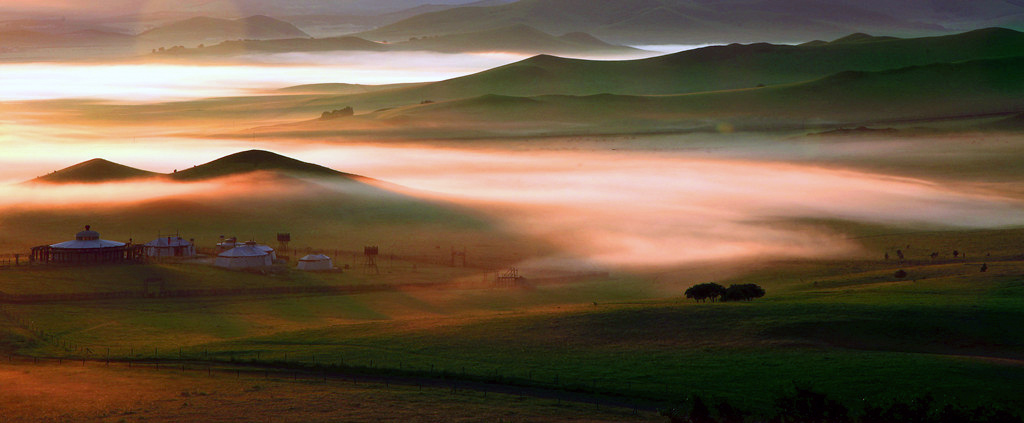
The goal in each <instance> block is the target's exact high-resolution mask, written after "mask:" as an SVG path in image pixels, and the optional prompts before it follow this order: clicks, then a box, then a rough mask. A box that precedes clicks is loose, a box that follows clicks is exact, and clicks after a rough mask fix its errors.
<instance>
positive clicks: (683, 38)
mask: <svg viewBox="0 0 1024 423" xmlns="http://www.w3.org/2000/svg"><path fill="white" fill-rule="evenodd" d="M892 3H898V4H899V5H896V6H894V5H892ZM951 3H954V2H948V1H946V2H942V1H940V0H920V1H913V2H911V1H907V2H883V1H881V0H867V1H852V0H715V1H710V0H607V1H602V2H600V6H599V7H595V4H594V3H593V2H591V1H589V0H519V1H517V2H514V3H511V4H506V5H499V6H492V7H459V8H452V9H447V10H442V11H438V12H432V13H426V14H421V15H417V16H413V17H410V18H408V19H405V20H402V21H399V22H396V23H393V24H390V25H387V26H384V27H381V28H378V29H375V30H372V31H368V32H366V33H363V34H359V36H361V37H363V38H368V39H371V40H379V39H406V38H409V37H422V36H437V35H444V34H453V33H459V32H474V31H480V30H484V29H487V28H496V27H502V26H508V25H512V24H518V23H521V24H526V25H530V26H532V27H535V28H537V29H540V30H542V31H546V32H555V33H564V32H572V31H584V32H588V33H591V34H594V35H596V36H598V37H601V38H602V39H607V40H610V41H612V42H615V43H627V44H629V43H637V44H650V43H668V44H680V43H707V42H753V41H765V40H771V41H773V42H804V41H807V40H812V39H820V38H832V37H837V36H840V35H843V34H849V33H853V32H885V33H895V34H909V35H926V34H939V33H943V32H949V31H950V30H949V29H948V27H947V26H948V25H962V26H968V27H973V28H977V27H979V26H993V25H1002V26H1014V27H1024V5H1020V4H1015V3H1009V2H1005V1H1002V0H977V1H971V2H969V3H970V5H961V6H960V7H956V6H954V5H952V4H951ZM964 3H967V2H964Z"/></svg>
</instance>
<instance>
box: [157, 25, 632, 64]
mask: <svg viewBox="0 0 1024 423" xmlns="http://www.w3.org/2000/svg"><path fill="white" fill-rule="evenodd" d="M318 51H376V52H385V51H435V52H441V53H466V52H509V53H524V54H563V55H573V54H590V55H601V54H632V53H637V52H640V51H641V50H637V49H634V48H631V47H625V46H618V45H613V44H609V43H606V42H604V41H601V40H599V39H597V38H596V37H594V36H592V35H590V34H586V33H581V32H575V33H570V34H566V35H562V36H555V35H551V34H548V33H546V32H543V31H540V30H537V29H536V28H533V27H530V26H526V25H512V26H508V27H502V28H495V29H490V30H485V31H480V32H473V33H461V34H451V35H445V36H439V37H424V38H411V39H409V40H406V41H400V42H391V43H377V42H373V41H368V40H365V39H362V38H359V37H352V36H345V37H331V38H290V39H279V40H241V41H225V42H222V43H219V44H216V45H208V46H204V47H202V48H185V49H181V48H176V49H173V50H165V51H162V52H159V54H161V55H163V56H182V57H193V56H204V57H214V56H231V55H242V54H254V53H295V52H318Z"/></svg>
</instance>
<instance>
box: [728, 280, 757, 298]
mask: <svg viewBox="0 0 1024 423" xmlns="http://www.w3.org/2000/svg"><path fill="white" fill-rule="evenodd" d="M764 294H765V292H764V288H761V287H760V286H758V285H756V284H752V283H744V284H739V285H729V288H726V290H725V295H723V296H722V301H750V300H753V299H754V298H761V297H763V296H764Z"/></svg>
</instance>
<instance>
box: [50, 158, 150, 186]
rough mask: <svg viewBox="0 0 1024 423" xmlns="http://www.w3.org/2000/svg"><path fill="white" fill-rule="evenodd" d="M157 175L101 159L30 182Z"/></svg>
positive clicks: (88, 180)
mask: <svg viewBox="0 0 1024 423" xmlns="http://www.w3.org/2000/svg"><path fill="white" fill-rule="evenodd" d="M157 175H159V174H157V173H153V172H148V171H145V170H142V169H136V168H134V167H128V166H125V165H121V164H117V163H114V162H110V161H107V160H103V159H92V160H89V161H86V162H82V163H79V164H76V165H74V166H70V167H66V168H64V169H61V170H58V171H55V172H53V173H50V174H47V175H45V176H40V177H38V178H35V179H33V180H32V181H30V182H46V183H96V182H112V181H123V180H128V179H140V178H150V177H154V176H157Z"/></svg>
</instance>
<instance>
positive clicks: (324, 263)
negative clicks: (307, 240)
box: [299, 254, 334, 270]
mask: <svg viewBox="0 0 1024 423" xmlns="http://www.w3.org/2000/svg"><path fill="white" fill-rule="evenodd" d="M333 268H334V263H333V262H331V258H330V257H327V256H325V255H323V254H310V255H308V256H305V257H303V258H300V259H299V270H331V269H333Z"/></svg>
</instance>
